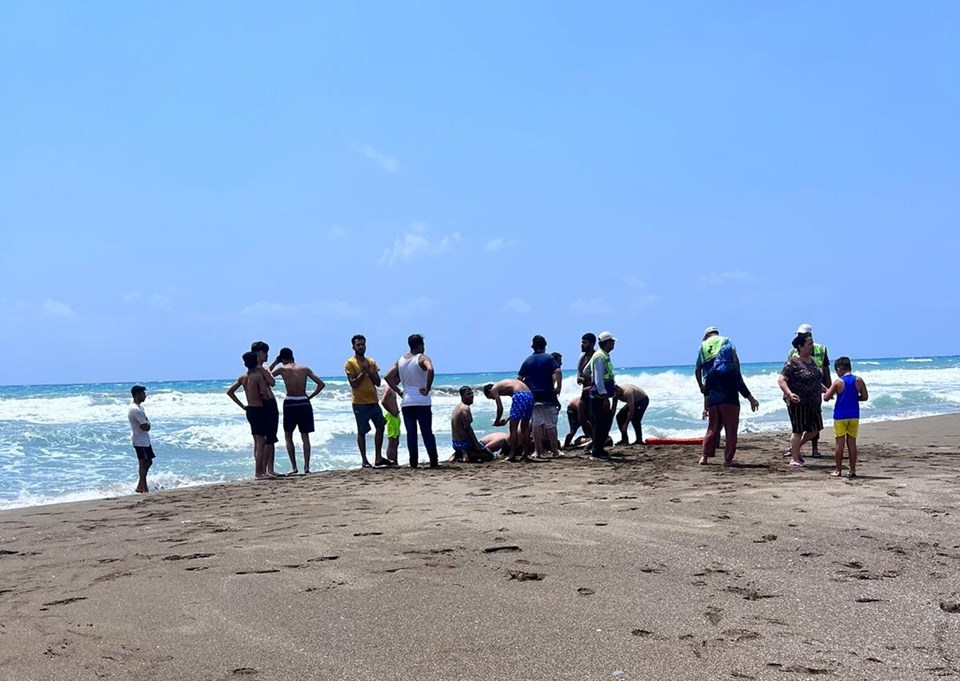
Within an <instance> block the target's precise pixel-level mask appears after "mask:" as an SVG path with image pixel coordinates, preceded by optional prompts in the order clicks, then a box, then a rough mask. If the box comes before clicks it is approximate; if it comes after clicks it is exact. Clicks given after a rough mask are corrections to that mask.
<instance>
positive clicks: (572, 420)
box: [567, 405, 580, 433]
mask: <svg viewBox="0 0 960 681" xmlns="http://www.w3.org/2000/svg"><path fill="white" fill-rule="evenodd" d="M567 423H568V424H570V432H571V433H575V432H577V429H579V428H580V408H579V407H571V406H570V405H567Z"/></svg>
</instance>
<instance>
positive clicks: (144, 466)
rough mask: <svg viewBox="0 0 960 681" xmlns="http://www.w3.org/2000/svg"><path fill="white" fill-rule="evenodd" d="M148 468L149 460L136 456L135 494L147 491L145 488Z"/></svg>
mask: <svg viewBox="0 0 960 681" xmlns="http://www.w3.org/2000/svg"><path fill="white" fill-rule="evenodd" d="M148 470H150V460H149V459H141V458H137V488H136V490H134V491H135V492H137V494H143V493H145V492H148V491H149V490H148V489H147V471H148Z"/></svg>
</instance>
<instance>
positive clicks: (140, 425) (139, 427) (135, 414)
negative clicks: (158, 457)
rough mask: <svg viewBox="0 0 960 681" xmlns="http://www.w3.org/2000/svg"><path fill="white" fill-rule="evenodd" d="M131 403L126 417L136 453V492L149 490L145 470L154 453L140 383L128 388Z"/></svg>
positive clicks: (144, 389) (142, 389)
mask: <svg viewBox="0 0 960 681" xmlns="http://www.w3.org/2000/svg"><path fill="white" fill-rule="evenodd" d="M130 395H131V396H132V397H133V404H131V405H130V408H129V409H128V410H127V419H128V420H129V421H130V430H132V431H133V450H134V451H135V452H136V453H137V465H138V475H139V477H138V479H137V488H136V489H135V490H134V491H135V492H136V493H137V494H143V493H145V492H149V491H150V490H148V489H147V471H149V470H150V466H152V465H153V459H154V453H153V447H152V446H151V445H150V419H148V418H147V415H146V413H145V412H144V411H143V401H144V400H145V399H147V389H146V388H144V387H143V386H142V385H135V386H133V387H132V388H130Z"/></svg>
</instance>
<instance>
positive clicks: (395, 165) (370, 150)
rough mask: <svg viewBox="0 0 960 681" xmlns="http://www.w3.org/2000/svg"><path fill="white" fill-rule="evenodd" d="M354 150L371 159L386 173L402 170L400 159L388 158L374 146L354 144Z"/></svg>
mask: <svg viewBox="0 0 960 681" xmlns="http://www.w3.org/2000/svg"><path fill="white" fill-rule="evenodd" d="M353 149H354V151H356V152H357V153H358V154H360V155H362V156H365V157H367V158H369V159H370V160H371V161H374V162H375V163H376V164H377V165H378V166H380V169H381V170H383V171H384V172H387V173H395V172H397V171H398V170H399V169H400V160H399V159H397V158H395V157H393V156H387V155H386V154H384V153H383V152H382V151H380V150H379V149H377V148H375V147H374V146H373V145H370V144H354V145H353Z"/></svg>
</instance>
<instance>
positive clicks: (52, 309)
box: [40, 298, 77, 319]
mask: <svg viewBox="0 0 960 681" xmlns="http://www.w3.org/2000/svg"><path fill="white" fill-rule="evenodd" d="M40 312H41V314H42V315H43V316H44V317H48V318H51V319H72V318H74V317H76V316H77V313H76V312H74V310H73V308H72V307H70V306H69V305H67V304H66V303H62V302H60V301H59V300H50V299H49V298H48V299H47V300H44V301H43V302H42V303H40Z"/></svg>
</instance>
